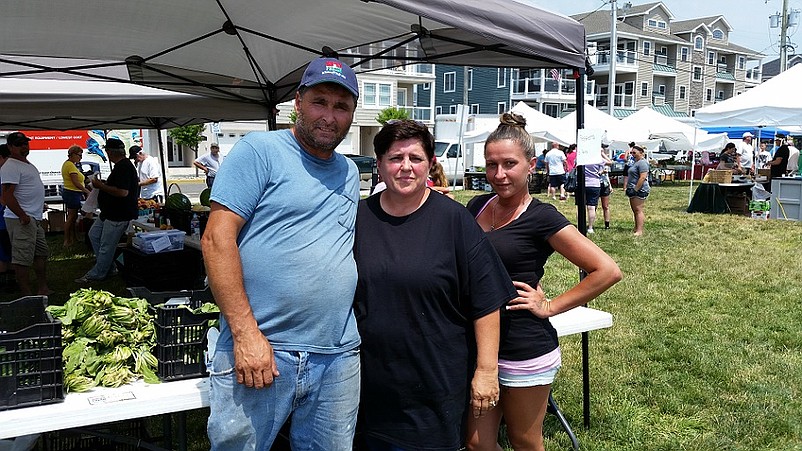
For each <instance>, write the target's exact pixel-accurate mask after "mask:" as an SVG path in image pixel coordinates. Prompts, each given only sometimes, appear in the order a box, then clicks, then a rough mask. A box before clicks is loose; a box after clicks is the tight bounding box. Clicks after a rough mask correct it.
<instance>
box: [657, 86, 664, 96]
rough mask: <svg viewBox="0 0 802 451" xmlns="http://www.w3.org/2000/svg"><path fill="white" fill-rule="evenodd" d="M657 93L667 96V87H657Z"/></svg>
mask: <svg viewBox="0 0 802 451" xmlns="http://www.w3.org/2000/svg"><path fill="white" fill-rule="evenodd" d="M657 92H659V93H660V95H661V96H664V95H666V85H660V86H658V87H657Z"/></svg>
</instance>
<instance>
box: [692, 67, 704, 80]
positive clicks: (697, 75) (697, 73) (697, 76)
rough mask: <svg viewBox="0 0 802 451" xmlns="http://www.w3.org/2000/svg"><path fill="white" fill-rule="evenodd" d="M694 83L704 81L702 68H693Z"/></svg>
mask: <svg viewBox="0 0 802 451" xmlns="http://www.w3.org/2000/svg"><path fill="white" fill-rule="evenodd" d="M693 81H702V68H701V67H699V66H693Z"/></svg>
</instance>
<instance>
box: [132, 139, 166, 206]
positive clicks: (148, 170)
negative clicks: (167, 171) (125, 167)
mask: <svg viewBox="0 0 802 451" xmlns="http://www.w3.org/2000/svg"><path fill="white" fill-rule="evenodd" d="M128 156H129V157H130V158H131V159H134V160H135V161H136V173H137V175H138V176H139V189H140V192H139V197H141V198H142V199H153V200H155V201H156V202H158V203H160V204H161V203H163V202H164V186H163V185H162V183H161V177H162V167H161V165H160V164H159V160H158V159H156V157H153V156H151V155H148V154H146V153H145V151H144V150H142V148H141V147H139V146H131V148H130V149H128Z"/></svg>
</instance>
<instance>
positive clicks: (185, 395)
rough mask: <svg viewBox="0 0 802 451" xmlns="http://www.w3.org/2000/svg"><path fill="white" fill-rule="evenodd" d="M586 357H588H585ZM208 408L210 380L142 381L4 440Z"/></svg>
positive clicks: (568, 327) (50, 410) (44, 417)
mask: <svg viewBox="0 0 802 451" xmlns="http://www.w3.org/2000/svg"><path fill="white" fill-rule="evenodd" d="M551 322H552V324H553V325H554V328H555V329H557V334H558V335H559V336H566V335H571V334H578V333H586V332H588V331H591V330H598V329H603V328H607V327H611V326H612V324H613V317H612V315H611V314H610V313H607V312H604V311H601V310H596V309H592V308H586V307H577V308H575V309H573V310H571V311H568V312H565V313H562V314H560V315H557V316H555V317H553V318H551ZM583 355H584V356H585V357H587V355H586V354H584V352H583ZM583 382H584V383H583V391H584V390H585V389H589V384H588V380H587V373H584V374H583ZM586 399H587V398H586ZM208 406H209V381H208V379H207V378H196V379H185V380H179V381H175V382H163V383H160V384H146V383H144V382H142V381H141V380H140V381H137V382H134V383H131V384H127V385H123V386H121V387H117V388H106V387H103V388H93V389H92V390H91V391H89V392H86V393H70V394H68V395H67V396H66V398H65V399H64V402H62V403H58V404H50V405H43V406H36V407H27V408H22V409H16V410H11V411H5V412H0V439H2V438H10V437H16V436H21V435H26V434H38V433H43V432H48V431H55V430H59V429H66V428H75V427H81V426H88V425H97V424H102V423H107V422H112V421H120V420H130V419H135V418H142V417H148V416H153V415H160V414H169V413H178V412H184V411H188V410H193V409H200V408H203V407H208ZM184 433H185V431H184V430H181V429H180V430H179V447H181V448H182V449H183V445H185V443H186V437H185V436H184V437H182V435H183V434H184Z"/></svg>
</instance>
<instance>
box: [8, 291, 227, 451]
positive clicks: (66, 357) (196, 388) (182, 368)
mask: <svg viewBox="0 0 802 451" xmlns="http://www.w3.org/2000/svg"><path fill="white" fill-rule="evenodd" d="M129 292H130V293H131V297H122V296H115V295H113V294H112V293H109V292H106V291H102V290H93V289H85V288H84V289H80V290H78V291H76V292H75V293H72V295H71V296H70V298H69V299H68V300H67V302H66V303H65V304H64V305H63V306H58V305H53V306H47V307H46V304H47V298H46V297H44V296H29V297H24V298H20V299H17V300H15V301H12V302H7V303H0V371H1V372H2V377H0V439H5V438H11V437H17V436H24V435H29V434H37V433H42V432H49V431H57V430H62V429H68V428H79V427H80V428H85V427H87V426H92V425H97V424H105V423H110V422H115V421H122V420H130V419H135V418H143V417H149V416H154V415H161V414H169V413H173V412H184V411H187V410H192V409H196V408H200V407H203V406H207V405H208V382H207V380H206V379H205V376H206V375H207V370H206V360H205V351H206V349H207V332H208V330H209V327H211V326H213V325H215V324H216V321H217V319H218V318H219V310H218V309H217V306H216V305H215V304H214V302H213V297H212V294H211V291H210V290H208V289H206V290H197V291H172V292H151V291H150V290H148V289H147V288H144V287H134V288H129ZM65 394H66V396H65ZM184 419H185V418H184V417H183V415H179V447H180V448H181V449H185V445H186V440H185V439H186V436H185V433H184V432H185V428H184V426H185V424H184ZM81 431H83V429H81ZM90 432H91V431H90ZM168 437H169V436H168ZM56 449H61V448H58V447H56Z"/></svg>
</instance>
